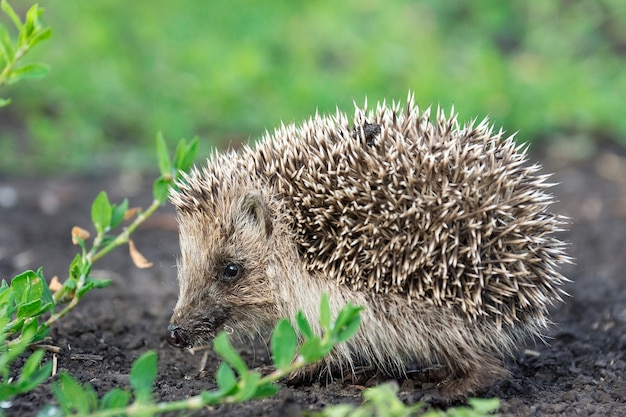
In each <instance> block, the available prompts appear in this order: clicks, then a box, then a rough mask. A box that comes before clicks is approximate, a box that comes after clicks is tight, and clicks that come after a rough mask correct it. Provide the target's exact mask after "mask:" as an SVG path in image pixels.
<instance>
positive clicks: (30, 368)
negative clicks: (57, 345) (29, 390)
mask: <svg viewBox="0 0 626 417" xmlns="http://www.w3.org/2000/svg"><path fill="white" fill-rule="evenodd" d="M44 353H45V352H44V351H43V350H37V351H35V352H33V354H32V355H30V357H29V358H28V360H26V363H25V364H24V366H23V367H22V373H21V375H20V380H23V379H28V378H30V376H31V375H32V374H33V373H34V372H35V370H36V369H37V368H39V363H40V362H41V360H42V359H43V355H44Z"/></svg>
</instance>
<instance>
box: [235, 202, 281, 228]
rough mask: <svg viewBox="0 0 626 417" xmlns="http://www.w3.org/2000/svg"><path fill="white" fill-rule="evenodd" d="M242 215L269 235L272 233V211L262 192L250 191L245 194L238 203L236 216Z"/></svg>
mask: <svg viewBox="0 0 626 417" xmlns="http://www.w3.org/2000/svg"><path fill="white" fill-rule="evenodd" d="M237 217H241V218H244V219H247V221H249V222H251V223H252V224H255V225H257V226H258V227H259V229H260V230H262V231H264V232H265V234H266V235H267V236H269V235H271V234H272V218H271V216H270V211H269V208H268V206H267V203H266V202H265V200H264V198H263V196H262V195H261V193H259V192H257V191H249V192H247V193H246V194H244V195H243V196H242V197H241V199H240V200H239V204H238V205H237V213H236V215H235V218H237Z"/></svg>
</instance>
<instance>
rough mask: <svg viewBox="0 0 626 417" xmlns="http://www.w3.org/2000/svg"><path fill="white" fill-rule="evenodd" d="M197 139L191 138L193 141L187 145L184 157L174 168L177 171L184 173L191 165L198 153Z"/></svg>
mask: <svg viewBox="0 0 626 417" xmlns="http://www.w3.org/2000/svg"><path fill="white" fill-rule="evenodd" d="M198 143H199V141H198V137H195V138H193V140H192V141H191V142H190V143H189V145H187V149H186V150H185V155H184V157H183V158H182V159H181V161H180V163H179V164H178V165H177V166H176V167H177V168H178V169H179V170H181V171H183V172H186V171H189V168H191V166H192V165H193V161H194V160H195V159H196V155H197V153H198Z"/></svg>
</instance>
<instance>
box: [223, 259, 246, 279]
mask: <svg viewBox="0 0 626 417" xmlns="http://www.w3.org/2000/svg"><path fill="white" fill-rule="evenodd" d="M242 270H243V268H242V267H241V266H240V265H237V264H235V263H229V264H226V266H225V267H224V269H223V270H222V275H223V278H224V280H226V281H233V280H235V279H237V278H239V276H241V271H242Z"/></svg>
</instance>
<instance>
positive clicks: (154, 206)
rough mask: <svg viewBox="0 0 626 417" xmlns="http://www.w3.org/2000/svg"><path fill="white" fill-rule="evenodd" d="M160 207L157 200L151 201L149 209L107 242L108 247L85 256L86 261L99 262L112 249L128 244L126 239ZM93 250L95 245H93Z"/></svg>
mask: <svg viewBox="0 0 626 417" xmlns="http://www.w3.org/2000/svg"><path fill="white" fill-rule="evenodd" d="M160 206H161V202H160V201H158V200H153V201H152V204H151V205H150V207H148V209H147V210H146V211H144V212H141V213H139V214H138V215H137V218H136V219H135V220H134V221H133V222H132V223H131V224H130V225H129V226H128V227H127V228H126V229H125V230H124V231H123V232H122V233H120V234H119V235H117V237H116V238H115V239H113V240H112V241H111V242H109V244H108V245H106V246H105V247H104V248H102V249H100V250H99V251H97V252H96V253H94V254H91V253H89V254H87V260H88V261H89V262H91V263H93V262H96V261H97V260H99V259H100V258H102V257H103V256H104V255H106V254H108V253H109V252H111V251H112V250H113V249H115V248H117V247H118V246H120V245H123V244H125V243H128V239H129V238H130V235H131V234H132V233H133V232H134V231H135V230H136V229H137V228H138V227H139V226H140V225H141V224H142V223H143V222H144V221H146V219H147V218H148V217H150V216H152V214H153V213H154V212H155V211H156V210H157V209H158V208H159V207H160ZM94 248H95V245H94Z"/></svg>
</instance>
